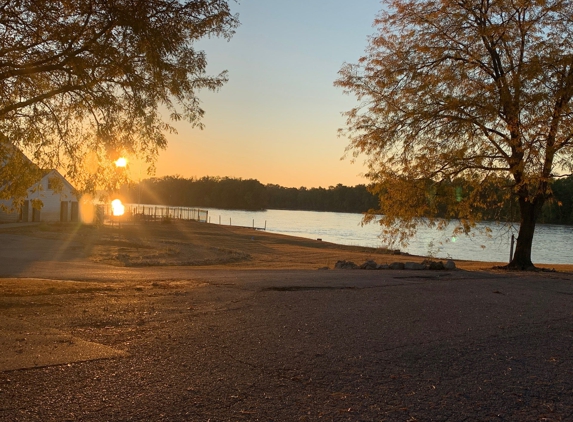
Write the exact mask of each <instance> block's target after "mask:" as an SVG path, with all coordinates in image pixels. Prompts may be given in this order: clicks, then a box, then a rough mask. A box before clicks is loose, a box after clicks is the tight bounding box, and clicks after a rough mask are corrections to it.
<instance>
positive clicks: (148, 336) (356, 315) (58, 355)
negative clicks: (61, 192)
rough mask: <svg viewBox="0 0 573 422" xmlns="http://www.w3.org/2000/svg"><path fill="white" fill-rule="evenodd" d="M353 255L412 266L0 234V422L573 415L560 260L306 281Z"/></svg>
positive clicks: (150, 229)
mask: <svg viewBox="0 0 573 422" xmlns="http://www.w3.org/2000/svg"><path fill="white" fill-rule="evenodd" d="M369 259H373V260H375V261H376V262H378V263H391V262H394V261H402V262H407V261H413V262H421V261H422V260H423V259H424V258H423V257H414V256H409V255H394V254H393V253H389V251H385V250H377V249H369V248H359V247H345V246H339V245H333V244H329V243H326V242H320V241H313V240H308V239H300V238H294V237H288V236H282V235H276V234H272V233H265V232H258V231H254V230H252V229H243V228H233V227H226V226H216V225H208V224H199V223H182V224H179V223H171V224H152V225H142V226H122V227H100V228H97V227H88V226H74V225H59V224H54V225H33V226H32V225H30V226H18V227H16V228H13V227H12V228H11V227H4V228H2V227H1V226H0V350H1V353H0V421H7V422H8V421H10V422H13V421H25V422H28V421H42V422H44V421H63V420H68V421H101V420H114V421H128V420H130V421H149V420H154V421H195V420H197V421H207V420H210V421H240V420H244V421H257V420H258V421H271V420H275V421H314V420H317V421H318V420H328V421H330V420H336V421H338V420H341V421H342V420H344V421H357V420H363V421H385V420H386V421H426V420H444V421H445V420H452V421H457V420H466V421H490V420H491V421H494V420H495V421H498V420H508V421H509V420H545V421H566V420H573V400H572V395H571V391H573V384H572V382H573V359H571V350H573V329H572V327H573V319H572V318H573V313H572V309H573V302H572V301H571V298H572V297H573V272H571V271H572V270H573V266H555V267H556V269H557V270H559V271H557V272H539V273H507V272H504V271H492V270H491V267H492V266H493V265H494V264H495V263H475V262H462V261H457V262H456V264H457V266H458V268H460V269H459V270H455V271H428V270H420V271H404V270H402V271H399V270H379V271H367V270H346V271H345V270H328V271H318V270H317V269H319V268H323V267H329V268H330V269H332V267H333V266H334V263H335V262H336V261H337V260H352V261H354V262H356V263H358V264H360V263H362V262H364V261H366V260H369ZM551 267H553V266H551Z"/></svg>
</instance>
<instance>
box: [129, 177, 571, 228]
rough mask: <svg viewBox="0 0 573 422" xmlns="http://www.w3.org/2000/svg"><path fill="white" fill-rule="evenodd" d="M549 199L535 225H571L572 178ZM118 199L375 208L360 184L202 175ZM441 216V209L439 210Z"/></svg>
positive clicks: (494, 212)
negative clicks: (294, 184) (309, 184)
mask: <svg viewBox="0 0 573 422" xmlns="http://www.w3.org/2000/svg"><path fill="white" fill-rule="evenodd" d="M552 189H553V194H554V198H553V200H552V201H550V202H548V203H546V204H545V206H544V207H543V212H542V215H541V216H540V218H539V222H540V223H548V224H569V225H571V224H573V176H569V177H567V178H563V179H558V180H556V181H555V182H554V183H553V185H552ZM123 196H124V197H125V199H126V200H127V201H129V202H132V203H137V202H139V203H142V204H158V205H170V206H182V207H206V208H224V209H243V210H264V209H283V210H306V211H333V212H355V213H362V212H366V211H368V210H370V209H377V208H378V199H377V197H376V196H375V195H373V194H372V193H370V192H369V191H368V188H367V187H366V186H365V185H357V186H352V187H349V186H344V185H341V184H338V185H336V186H330V187H328V188H310V189H307V188H304V187H300V188H285V187H283V186H279V185H263V184H262V183H261V182H259V181H258V180H254V179H247V180H243V179H234V178H228V177H223V178H221V177H203V178H200V179H185V178H182V177H179V176H166V177H162V178H152V179H147V180H143V181H142V182H141V184H140V185H139V186H138V185H133V186H131V187H124V189H123ZM501 201H502V203H503V206H501V207H499V206H498V207H495V209H493V208H490V209H488V208H484V209H481V210H477V211H479V212H480V214H481V216H482V218H483V219H486V220H495V219H501V220H507V221H518V220H519V215H518V207H517V204H515V203H514V202H513V201H511V200H506V201H503V200H501ZM439 213H440V214H442V215H446V214H447V212H446V210H440V211H439Z"/></svg>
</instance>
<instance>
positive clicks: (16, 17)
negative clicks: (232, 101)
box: [0, 0, 238, 199]
mask: <svg viewBox="0 0 573 422" xmlns="http://www.w3.org/2000/svg"><path fill="white" fill-rule="evenodd" d="M237 25H238V21H237V17H236V16H234V15H232V14H231V12H230V10H229V5H228V2H227V1H226V0H0V154H1V155H0V164H2V165H1V166H0V167H2V169H1V171H0V187H2V186H3V187H4V188H3V189H0V199H1V198H2V197H13V196H16V197H17V196H18V195H19V194H20V195H21V194H22V193H23V190H22V189H25V188H26V187H28V186H29V185H30V180H28V179H29V178H27V177H26V175H32V174H33V172H25V171H22V169H23V168H24V167H25V165H29V164H30V163H29V162H26V160H23V159H22V157H21V154H20V153H19V152H18V151H22V152H23V153H25V154H26V155H27V156H28V157H29V158H30V159H31V160H32V161H33V163H34V164H35V165H38V166H40V167H44V168H45V167H47V168H59V169H60V170H63V171H64V172H65V173H67V176H69V177H71V178H72V179H73V180H74V181H75V182H76V183H77V185H78V186H79V187H80V188H83V189H88V190H89V189H92V190H93V189H95V188H96V187H101V184H102V183H103V184H104V185H105V184H108V185H109V184H110V182H113V181H114V179H117V177H116V176H118V172H116V171H115V170H114V169H113V161H114V160H115V159H117V157H118V156H119V155H120V154H124V153H126V154H131V155H136V156H139V157H140V158H141V159H144V160H146V161H147V162H148V163H149V164H150V165H151V166H152V165H153V162H154V159H155V158H156V156H157V153H158V151H159V150H161V149H162V148H165V146H166V133H167V132H170V131H173V130H174V129H173V127H172V126H171V125H170V123H169V122H170V121H172V120H174V121H177V120H181V119H184V120H187V121H189V122H191V123H192V124H194V125H200V124H201V123H200V118H201V116H202V115H203V110H202V108H201V105H200V102H199V99H198V97H197V94H198V92H199V91H200V90H202V89H209V90H217V89H218V88H219V87H221V85H222V84H223V83H224V82H225V81H226V78H227V76H226V73H225V72H223V73H221V74H218V75H215V76H209V75H207V73H206V65H207V62H206V57H205V53H204V52H203V51H201V50H198V49H196V47H195V45H196V41H197V40H199V39H201V38H204V37H210V36H223V37H230V36H231V35H232V33H233V31H234V29H235V28H236V26H237ZM15 152H16V153H15ZM23 166H24V167H23ZM29 167H30V166H29Z"/></svg>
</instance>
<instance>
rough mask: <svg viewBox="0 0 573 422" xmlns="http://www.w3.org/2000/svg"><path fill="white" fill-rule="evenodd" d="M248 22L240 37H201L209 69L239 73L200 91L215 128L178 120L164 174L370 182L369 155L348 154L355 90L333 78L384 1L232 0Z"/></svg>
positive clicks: (353, 57) (369, 30) (291, 183)
mask: <svg viewBox="0 0 573 422" xmlns="http://www.w3.org/2000/svg"><path fill="white" fill-rule="evenodd" d="M231 7H232V10H233V12H234V13H238V14H239V20H240V22H241V26H240V27H239V28H238V29H237V31H236V34H235V35H234V36H233V38H232V39H231V40H230V41H226V40H224V39H208V40H204V41H201V42H200V43H199V44H198V47H199V48H200V49H203V50H205V52H206V53H207V61H208V72H209V73H211V74H218V73H219V72H221V71H223V70H227V71H228V72H229V74H228V77H229V82H227V83H226V84H225V86H224V87H223V88H222V89H221V90H220V91H219V92H217V93H211V92H207V91H203V92H201V93H200V94H199V98H200V99H201V101H202V106H203V108H204V110H205V111H206V115H205V117H204V118H203V123H204V124H205V128H204V129H203V130H200V129H194V128H192V127H191V124H189V123H186V122H177V124H175V127H176V128H177V131H178V133H177V134H176V135H168V141H169V145H168V147H167V150H165V151H162V152H161V154H160V156H159V159H158V162H157V172H156V176H157V177H162V176H166V175H176V174H178V175H180V176H183V177H187V178H188V177H196V178H197V177H203V176H220V177H238V178H243V179H258V180H259V181H260V182H262V183H264V184H267V183H274V184H279V185H282V186H287V187H301V186H305V187H309V188H310V187H318V186H322V187H328V186H334V185H336V184H338V183H342V184H345V185H349V186H353V185H356V184H359V183H367V182H368V180H367V179H366V178H364V176H363V173H365V172H366V167H365V166H364V165H363V160H361V159H358V160H356V162H355V163H354V164H353V163H351V159H350V158H346V159H344V160H341V158H342V157H343V155H344V153H345V148H346V146H347V145H348V143H349V142H348V139H345V138H340V137H339V136H338V129H339V128H342V127H344V124H345V120H344V117H343V116H342V115H341V113H342V112H344V111H347V110H349V109H351V108H352V107H353V106H354V105H356V100H355V98H354V97H351V96H348V95H344V94H343V92H342V89H340V88H336V87H334V86H333V83H334V81H335V80H336V79H337V75H338V71H339V70H340V68H341V67H342V65H343V64H344V63H345V62H348V63H356V62H357V61H358V59H359V58H360V57H361V56H362V55H363V54H364V51H365V49H366V47H367V44H368V37H369V36H370V35H372V34H373V33H374V28H373V26H372V23H373V21H374V19H375V17H376V15H377V13H378V12H379V10H380V8H381V5H380V1H379V0H352V1H350V0H288V1H285V0H241V1H240V3H234V2H232V1H231Z"/></svg>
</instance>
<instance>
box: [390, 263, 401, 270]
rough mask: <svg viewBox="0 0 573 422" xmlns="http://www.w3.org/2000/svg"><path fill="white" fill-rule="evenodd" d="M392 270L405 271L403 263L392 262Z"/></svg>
mask: <svg viewBox="0 0 573 422" xmlns="http://www.w3.org/2000/svg"><path fill="white" fill-rule="evenodd" d="M390 269H391V270H403V269H404V263H403V262H392V263H391V264H390Z"/></svg>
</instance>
